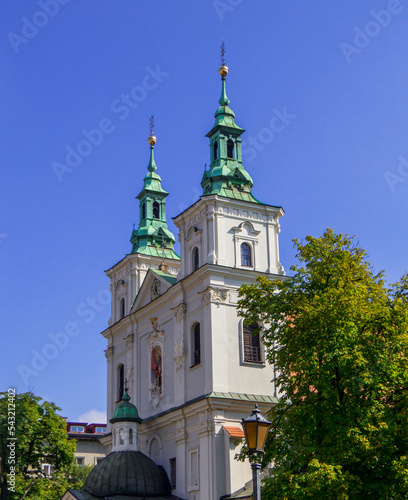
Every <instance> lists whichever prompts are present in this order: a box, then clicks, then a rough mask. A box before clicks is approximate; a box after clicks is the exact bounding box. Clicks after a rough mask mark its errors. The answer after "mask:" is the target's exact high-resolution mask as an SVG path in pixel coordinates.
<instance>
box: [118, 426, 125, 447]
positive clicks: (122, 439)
mask: <svg viewBox="0 0 408 500" xmlns="http://www.w3.org/2000/svg"><path fill="white" fill-rule="evenodd" d="M119 444H125V431H124V430H123V429H122V428H120V429H119Z"/></svg>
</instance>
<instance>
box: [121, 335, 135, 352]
mask: <svg viewBox="0 0 408 500" xmlns="http://www.w3.org/2000/svg"><path fill="white" fill-rule="evenodd" d="M134 340H135V335H134V333H130V334H129V335H128V336H127V337H125V338H124V341H125V344H126V349H128V350H129V349H132V346H133V342H134Z"/></svg>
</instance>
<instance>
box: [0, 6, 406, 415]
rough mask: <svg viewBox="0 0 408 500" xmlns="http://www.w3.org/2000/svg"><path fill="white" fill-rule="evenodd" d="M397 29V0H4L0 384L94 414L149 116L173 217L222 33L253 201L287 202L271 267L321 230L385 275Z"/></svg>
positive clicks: (204, 148) (183, 192) (394, 145)
mask: <svg viewBox="0 0 408 500" xmlns="http://www.w3.org/2000/svg"><path fill="white" fill-rule="evenodd" d="M367 33H368V34H367ZM407 33H408V5H407V4H406V2H404V1H401V2H400V1H399V0H391V1H387V0H362V1H359V2H356V0H331V1H330V2H328V1H327V0H314V1H313V2H311V1H310V0H289V1H285V2H281V1H279V2H278V1H276V0H274V1H271V0H264V1H261V0H216V1H212V0H194V1H191V0H172V1H168V0H156V1H155V2H151V1H146V0H138V1H135V0H121V1H120V2H118V1H113V0H98V1H95V0H93V1H91V0H59V3H57V2H56V0H43V1H38V0H25V1H24V2H16V1H12V0H3V1H2V2H1V6H0V60H1V63H0V64H1V75H2V76H1V79H0V93H1V95H2V103H3V104H2V113H1V134H0V141H1V148H0V162H1V166H2V182H1V210H0V266H1V278H2V279H1V297H2V299H1V308H2V311H1V312H2V314H1V320H2V344H1V351H0V353H1V354H0V356H1V359H0V380H1V389H2V390H4V389H6V388H7V387H10V386H12V387H17V389H18V391H20V392H23V391H27V390H29V389H31V390H33V391H34V392H35V393H36V394H37V395H39V396H41V397H43V398H46V399H48V400H51V401H54V402H55V403H56V404H58V405H59V406H61V407H62V414H63V415H64V416H66V417H68V418H69V419H70V420H76V419H78V418H80V417H81V416H82V417H83V414H84V413H86V412H89V411H90V410H95V411H98V412H104V411H105V409H106V360H105V356H104V353H103V350H104V349H105V348H106V341H105V339H104V338H103V337H102V336H101V335H100V332H101V331H102V330H104V329H105V328H106V326H107V322H108V319H109V317H110V306H109V305H108V300H107V297H108V278H107V277H106V276H105V274H104V270H106V269H109V268H110V267H111V266H112V265H114V264H115V263H116V262H118V261H119V260H120V259H121V258H123V257H124V255H125V254H126V253H128V252H130V250H131V245H130V242H129V238H130V234H131V230H132V225H133V223H137V222H138V201H137V200H136V199H135V196H136V195H137V194H138V193H139V192H140V190H141V187H142V179H143V177H144V175H145V173H146V167H147V164H148V158H149V147H148V144H147V137H148V135H149V127H148V125H149V117H150V115H151V114H154V115H155V121H156V127H155V132H156V135H157V139H158V142H157V145H156V163H157V165H158V173H159V174H160V175H161V177H162V181H163V184H162V185H163V187H164V188H165V189H166V190H167V191H169V192H170V196H169V197H168V199H167V200H168V202H167V213H168V217H169V219H170V217H174V216H176V215H177V214H178V213H180V212H181V211H182V210H183V209H184V208H186V207H187V206H189V205H190V204H192V203H193V202H195V201H196V200H197V198H198V196H199V194H200V193H201V187H200V181H201V176H202V172H203V170H204V164H205V163H207V164H208V163H209V148H208V144H209V143H208V139H207V138H206V137H205V134H206V133H207V132H208V131H209V130H210V129H211V127H212V125H213V123H214V116H213V115H214V112H215V111H216V109H217V107H218V99H219V96H220V90H221V83H220V77H219V75H218V73H217V70H218V67H219V64H220V44H221V41H222V40H225V45H226V62H227V64H228V66H229V68H230V73H229V75H228V78H227V91H228V97H229V98H230V99H231V108H232V109H233V110H234V112H235V114H236V123H237V124H238V125H239V126H241V127H243V128H245V129H246V133H245V134H244V136H243V140H245V144H244V147H243V151H244V160H245V161H244V163H245V166H246V168H247V170H248V171H249V172H250V174H251V176H252V177H253V179H254V188H253V193H254V195H255V196H256V197H257V198H258V199H260V200H261V201H263V202H265V203H269V204H273V205H281V206H282V207H283V208H284V210H285V212H286V214H285V216H284V217H283V218H282V219H281V234H280V251H281V261H282V264H283V265H284V267H285V269H286V270H287V271H289V267H290V266H291V265H292V264H293V263H294V251H293V244H292V239H293V238H300V239H302V238H304V237H305V236H306V235H307V234H312V235H314V236H319V235H321V234H322V233H323V231H324V229H325V228H326V227H332V228H333V229H334V230H335V231H336V232H343V233H347V234H350V235H356V236H357V237H358V240H359V242H360V244H361V246H362V247H364V248H365V249H366V250H367V252H368V253H369V256H370V261H371V262H372V264H373V267H374V269H375V271H379V270H381V269H384V270H385V272H386V276H387V279H388V280H389V281H390V282H394V281H396V280H398V279H399V278H400V276H401V275H402V274H403V273H404V272H406V271H407V269H408V264H407V258H406V257H407V250H406V249H407V245H408V234H407V230H406V225H407V224H406V219H407V206H408V71H407V65H408V59H407V54H408V37H407ZM276 116H278V117H279V116H280V118H278V119H277V118H275V117H276ZM90 141H93V143H92V142H90ZM71 148H72V149H71ZM72 151H77V153H72ZM78 151H79V152H80V153H79V154H78ZM170 228H171V229H172V230H173V231H174V232H176V231H175V227H174V225H173V223H172V222H171V220H170ZM85 418H89V419H94V418H95V419H96V418H101V417H99V414H97V413H94V414H93V415H87V416H86V417H85Z"/></svg>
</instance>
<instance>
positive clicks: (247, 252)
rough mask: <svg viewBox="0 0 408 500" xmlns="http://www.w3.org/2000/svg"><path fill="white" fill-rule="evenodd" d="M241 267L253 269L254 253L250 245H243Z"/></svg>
mask: <svg viewBox="0 0 408 500" xmlns="http://www.w3.org/2000/svg"><path fill="white" fill-rule="evenodd" d="M241 266H247V267H252V252H251V247H250V246H249V245H248V243H242V245H241Z"/></svg>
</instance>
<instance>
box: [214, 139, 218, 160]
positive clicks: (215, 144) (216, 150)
mask: <svg viewBox="0 0 408 500" xmlns="http://www.w3.org/2000/svg"><path fill="white" fill-rule="evenodd" d="M217 158H218V142H217V141H215V142H214V160H216V159H217Z"/></svg>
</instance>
